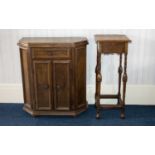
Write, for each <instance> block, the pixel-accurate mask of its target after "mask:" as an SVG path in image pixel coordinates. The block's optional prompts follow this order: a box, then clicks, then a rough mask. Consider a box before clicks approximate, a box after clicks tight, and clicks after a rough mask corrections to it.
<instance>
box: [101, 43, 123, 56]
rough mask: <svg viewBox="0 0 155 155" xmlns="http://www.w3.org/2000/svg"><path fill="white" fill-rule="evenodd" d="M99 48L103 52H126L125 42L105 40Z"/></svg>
mask: <svg viewBox="0 0 155 155" xmlns="http://www.w3.org/2000/svg"><path fill="white" fill-rule="evenodd" d="M99 50H101V52H102V53H105V54H108V53H109V54H110V53H125V43H124V42H118V43H117V42H103V43H100V45H99Z"/></svg>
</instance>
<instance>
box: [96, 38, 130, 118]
mask: <svg viewBox="0 0 155 155" xmlns="http://www.w3.org/2000/svg"><path fill="white" fill-rule="evenodd" d="M95 41H96V43H97V65H96V70H95V72H96V93H95V105H96V118H100V112H99V111H100V109H101V108H103V109H120V110H121V114H120V117H121V118H125V94H126V82H127V79H128V77H127V54H128V43H130V42H131V40H130V39H129V38H128V37H127V36H125V35H95ZM101 54H118V55H119V56H120V59H119V68H118V74H119V76H118V93H117V94H115V95H111V94H107V95H103V94H101V93H100V92H101V81H102V75H101ZM123 54H124V69H123V67H122V55H123ZM122 72H123V79H122ZM121 79H122V80H123V94H122V97H121ZM100 99H117V100H118V103H117V104H116V105H113V104H111V105H110V104H100Z"/></svg>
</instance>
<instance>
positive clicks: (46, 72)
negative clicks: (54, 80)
mask: <svg viewBox="0 0 155 155" xmlns="http://www.w3.org/2000/svg"><path fill="white" fill-rule="evenodd" d="M33 66H34V81H35V103H36V106H35V107H36V110H51V108H52V100H51V95H52V94H51V62H50V61H48V60H47V61H46V60H44V61H34V62H33Z"/></svg>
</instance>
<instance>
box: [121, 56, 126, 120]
mask: <svg viewBox="0 0 155 155" xmlns="http://www.w3.org/2000/svg"><path fill="white" fill-rule="evenodd" d="M126 70H127V53H125V55H124V74H123V101H122V104H123V107H122V109H121V116H120V117H121V118H125V95H126V82H127V79H128V76H127V72H126Z"/></svg>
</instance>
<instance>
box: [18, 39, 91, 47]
mask: <svg viewBox="0 0 155 155" xmlns="http://www.w3.org/2000/svg"><path fill="white" fill-rule="evenodd" d="M78 43H85V44H87V43H88V42H87V38H85V37H25V38H22V39H20V40H19V43H18V45H21V44H22V45H23V44H25V45H27V46H35V45H43V44H48V45H50V44H51V45H52V44H55V45H56V44H57V45H61V44H64V45H74V44H78Z"/></svg>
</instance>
